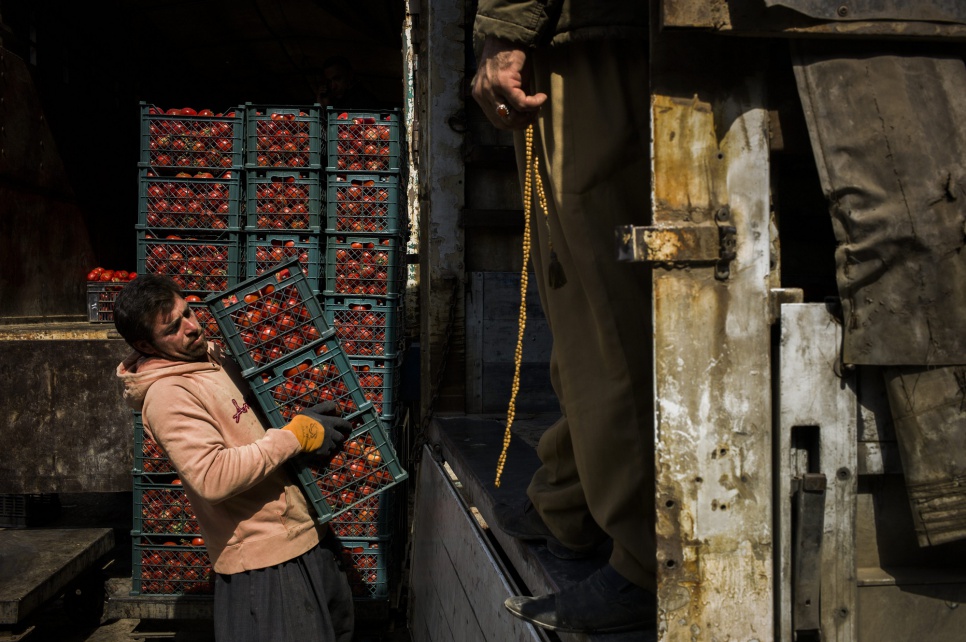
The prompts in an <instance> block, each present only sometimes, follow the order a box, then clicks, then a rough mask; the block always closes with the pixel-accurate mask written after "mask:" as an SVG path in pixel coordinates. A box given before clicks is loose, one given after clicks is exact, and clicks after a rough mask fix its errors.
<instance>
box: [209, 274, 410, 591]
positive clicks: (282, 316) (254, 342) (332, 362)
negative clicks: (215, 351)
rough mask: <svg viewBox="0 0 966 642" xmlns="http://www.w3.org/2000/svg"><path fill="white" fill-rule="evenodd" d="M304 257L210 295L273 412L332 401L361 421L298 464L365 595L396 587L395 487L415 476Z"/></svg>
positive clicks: (285, 416) (274, 419)
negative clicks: (392, 559) (391, 564)
mask: <svg viewBox="0 0 966 642" xmlns="http://www.w3.org/2000/svg"><path fill="white" fill-rule="evenodd" d="M300 267H302V264H301V263H300V262H299V261H298V260H293V261H290V262H288V263H283V264H280V265H276V266H272V267H270V268H267V269H266V270H265V271H264V272H263V273H262V274H261V275H259V276H256V277H253V278H249V279H247V280H246V281H244V282H243V283H241V284H240V285H239V286H238V287H236V288H234V289H231V290H229V291H227V292H223V293H220V294H217V295H213V296H211V297H209V298H208V299H207V300H206V304H207V305H208V306H209V308H210V311H211V313H212V315H213V316H214V318H215V321H216V322H217V323H218V326H219V328H220V329H221V332H222V335H223V336H224V338H225V341H226V342H227V344H228V347H229V349H230V350H231V351H232V353H233V354H234V355H235V359H236V360H237V361H238V364H239V366H240V367H241V368H242V375H243V376H244V377H245V379H246V380H247V381H248V383H249V385H250V387H251V389H252V391H253V392H254V394H255V400H256V402H257V403H258V405H259V407H260V409H261V410H262V412H263V413H264V414H265V416H266V417H267V419H268V422H269V424H270V425H271V426H273V427H275V428H280V427H282V426H284V425H285V424H287V423H288V422H290V421H291V420H292V419H293V418H294V417H295V415H297V414H298V413H299V412H301V411H302V410H303V409H306V408H311V407H312V406H314V405H316V404H320V403H323V402H326V401H329V402H333V403H334V404H335V407H336V410H337V412H338V414H340V415H341V416H343V417H344V418H346V419H347V420H348V421H349V422H350V423H351V424H352V425H353V430H352V432H351V434H349V435H347V438H346V440H345V443H344V444H343V447H342V448H341V449H340V450H339V451H338V452H336V453H334V454H333V455H332V456H331V457H330V458H329V459H328V460H322V459H320V458H319V457H317V456H306V457H304V458H303V459H301V460H299V461H298V462H297V463H296V464H295V465H294V472H295V474H296V475H297V477H298V479H299V482H300V484H301V486H302V489H303V490H304V491H305V494H306V496H307V497H308V499H309V501H310V503H311V504H312V507H313V508H314V510H315V513H316V515H317V520H318V522H319V523H320V524H328V525H329V527H330V528H332V530H333V531H334V533H335V534H336V535H337V536H338V537H339V538H340V539H341V540H342V543H343V545H344V546H345V549H346V555H347V556H349V557H350V558H351V559H350V560H349V562H350V565H349V568H350V570H349V575H350V583H351V586H352V588H353V593H354V595H355V596H356V597H357V598H359V599H385V598H386V597H388V577H387V568H388V567H387V563H386V555H387V553H388V547H385V546H384V547H382V548H380V545H379V542H380V540H384V539H385V538H386V537H388V535H389V533H388V529H387V522H388V509H384V503H385V501H386V498H387V497H388V496H389V495H388V493H387V492H386V491H388V490H389V489H391V488H392V487H394V486H396V485H397V484H399V483H400V482H402V481H403V480H405V479H406V478H407V473H406V472H405V471H404V470H403V469H402V468H401V466H400V463H399V461H398V458H397V457H396V454H395V449H394V448H393V445H392V443H391V441H390V435H389V429H388V427H387V426H386V424H385V423H384V422H383V420H382V418H381V417H380V415H379V413H378V411H377V410H376V408H375V407H374V405H373V403H372V402H370V401H369V400H368V399H366V395H365V393H364V391H363V389H362V388H361V386H360V382H359V378H358V377H357V376H356V374H355V371H354V370H353V366H352V364H351V363H350V361H349V359H348V356H347V354H346V351H345V349H344V347H343V344H342V342H340V341H339V339H338V338H337V337H336V332H335V330H334V329H333V328H331V327H330V325H329V324H328V323H327V322H326V320H325V316H324V314H323V309H322V306H321V304H320V302H319V300H318V298H317V297H316V295H315V292H314V291H313V288H312V287H311V284H310V281H309V278H308V277H307V276H306V274H305V272H304V271H303V270H302V269H300Z"/></svg>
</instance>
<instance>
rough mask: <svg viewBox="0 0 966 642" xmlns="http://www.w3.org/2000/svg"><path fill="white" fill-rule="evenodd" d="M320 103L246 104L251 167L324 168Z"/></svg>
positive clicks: (247, 162)
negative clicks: (300, 104) (299, 104)
mask: <svg viewBox="0 0 966 642" xmlns="http://www.w3.org/2000/svg"><path fill="white" fill-rule="evenodd" d="M321 109H322V108H321V106H320V105H305V106H297V105H254V104H252V103H245V119H246V127H247V130H246V131H247V146H246V160H245V164H246V166H247V167H248V168H250V169H251V168H263V167H276V168H288V169H316V170H318V169H321V168H322V122H321V120H320V119H321Z"/></svg>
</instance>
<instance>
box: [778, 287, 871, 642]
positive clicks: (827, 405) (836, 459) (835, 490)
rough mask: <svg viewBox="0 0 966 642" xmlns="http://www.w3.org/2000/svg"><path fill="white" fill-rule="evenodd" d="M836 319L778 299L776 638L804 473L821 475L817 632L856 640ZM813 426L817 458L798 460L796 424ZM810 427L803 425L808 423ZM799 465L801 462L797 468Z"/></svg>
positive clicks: (853, 472)
mask: <svg viewBox="0 0 966 642" xmlns="http://www.w3.org/2000/svg"><path fill="white" fill-rule="evenodd" d="M841 339H842V337H841V326H840V325H839V324H838V323H837V322H836V321H835V319H834V318H833V317H832V316H831V315H830V314H829V313H828V311H827V310H826V308H825V306H824V305H820V304H795V305H784V306H782V315H781V353H780V373H779V390H780V395H781V403H780V406H781V412H780V434H779V443H778V447H777V453H778V455H777V461H778V462H779V463H778V470H777V473H776V474H777V475H778V487H779V491H778V501H779V502H780V509H779V523H780V527H779V540H780V541H781V542H782V545H781V551H780V568H781V582H780V588H779V590H780V604H781V607H780V608H781V628H782V637H781V639H783V640H790V639H792V634H793V632H792V627H791V591H790V587H791V581H792V578H791V541H792V540H791V532H792V531H791V528H792V524H791V519H792V518H791V500H790V497H791V479H792V477H793V476H795V475H798V474H802V473H805V472H813V473H822V474H824V475H825V477H826V480H827V484H828V485H827V490H826V492H825V495H826V497H825V518H824V519H825V521H824V530H823V539H822V573H821V576H822V579H821V603H820V608H821V624H822V639H823V640H836V641H838V642H851V641H852V640H855V639H856V637H855V636H856V622H857V619H856V617H855V590H856V586H855V545H856V531H855V517H856V492H857V479H858V465H857V450H856V448H857V441H858V437H857V421H858V416H859V410H858V401H857V397H856V395H855V381H854V377H852V376H849V377H847V378H846V379H842V378H840V377H839V376H838V375H837V374H836V363H837V361H838V359H839V347H840V346H841ZM803 427H817V439H818V443H817V444H814V445H815V446H817V452H812V453H807V454H808V455H810V456H811V457H813V458H814V457H817V461H814V460H809V461H806V462H804V463H801V462H803V459H802V457H804V456H805V453H804V452H796V450H798V451H805V448H806V445H802V446H801V447H800V448H799V447H797V445H796V434H795V432H796V430H801V429H802V428H803ZM809 429H811V428H809ZM799 467H803V468H804V469H799Z"/></svg>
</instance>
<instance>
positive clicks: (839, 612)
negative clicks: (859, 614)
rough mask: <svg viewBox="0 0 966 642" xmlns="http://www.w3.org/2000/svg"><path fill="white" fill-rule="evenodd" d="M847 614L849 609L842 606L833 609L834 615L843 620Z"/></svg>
mask: <svg viewBox="0 0 966 642" xmlns="http://www.w3.org/2000/svg"><path fill="white" fill-rule="evenodd" d="M848 616H849V610H848V609H847V608H845V607H844V606H840V607H839V608H837V609H835V617H838V618H841V619H843V620H844V619H845V618H847V617H848Z"/></svg>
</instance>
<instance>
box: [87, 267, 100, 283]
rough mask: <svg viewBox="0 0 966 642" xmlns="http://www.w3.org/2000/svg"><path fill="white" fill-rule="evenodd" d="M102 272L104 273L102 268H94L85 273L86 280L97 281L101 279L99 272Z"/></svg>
mask: <svg viewBox="0 0 966 642" xmlns="http://www.w3.org/2000/svg"><path fill="white" fill-rule="evenodd" d="M103 271H104V268H100V267H96V268H94V269H93V270H91V271H90V272H88V273H87V280H88V281H99V280H100V279H101V272H103Z"/></svg>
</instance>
